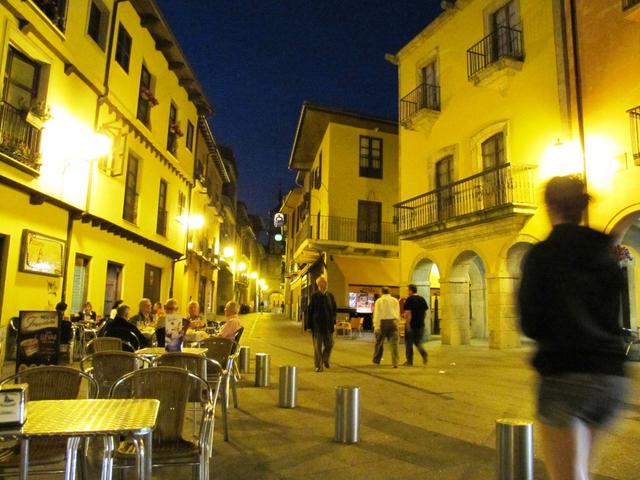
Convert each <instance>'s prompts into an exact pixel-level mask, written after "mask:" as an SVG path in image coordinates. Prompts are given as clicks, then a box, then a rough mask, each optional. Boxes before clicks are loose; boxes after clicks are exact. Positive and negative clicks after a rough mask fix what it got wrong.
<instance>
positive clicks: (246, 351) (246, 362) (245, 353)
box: [238, 347, 251, 373]
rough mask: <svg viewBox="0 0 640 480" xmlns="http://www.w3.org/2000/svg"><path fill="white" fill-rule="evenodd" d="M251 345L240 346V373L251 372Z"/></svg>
mask: <svg viewBox="0 0 640 480" xmlns="http://www.w3.org/2000/svg"><path fill="white" fill-rule="evenodd" d="M250 359H251V347H240V353H239V354H238V368H239V370H240V373H249V372H250V371H251V365H250V364H251V362H250Z"/></svg>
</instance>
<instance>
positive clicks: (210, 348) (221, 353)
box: [200, 337, 237, 370]
mask: <svg viewBox="0 0 640 480" xmlns="http://www.w3.org/2000/svg"><path fill="white" fill-rule="evenodd" d="M235 345H237V344H236V342H235V341H234V340H232V339H230V338H223V337H209V338H207V339H205V340H203V341H202V342H201V343H200V346H201V347H203V348H206V349H207V353H206V355H207V357H209V358H212V359H214V360H215V361H216V362H218V363H219V364H220V365H222V367H223V368H224V369H225V370H226V369H227V368H229V357H230V356H231V354H232V352H233V350H234V347H235Z"/></svg>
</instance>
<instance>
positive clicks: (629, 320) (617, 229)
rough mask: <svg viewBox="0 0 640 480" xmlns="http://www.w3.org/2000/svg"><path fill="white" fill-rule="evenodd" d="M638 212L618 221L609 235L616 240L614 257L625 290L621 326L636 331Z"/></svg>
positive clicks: (639, 299)
mask: <svg viewBox="0 0 640 480" xmlns="http://www.w3.org/2000/svg"><path fill="white" fill-rule="evenodd" d="M639 216H640V212H634V213H631V214H629V215H627V216H626V217H625V218H623V219H622V220H620V221H619V222H618V223H617V224H616V225H615V226H614V227H613V229H612V231H611V233H612V234H613V235H614V236H615V238H616V240H617V241H616V244H617V247H616V256H617V258H618V262H619V264H620V268H621V269H622V274H623V276H624V280H625V284H626V285H625V288H624V289H623V292H622V311H621V317H622V326H623V327H625V328H631V329H633V330H636V329H637V328H638V327H639V326H640V324H639V322H638V311H639V310H640V261H638V260H639V259H638V255H640V218H639Z"/></svg>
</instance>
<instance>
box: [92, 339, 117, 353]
mask: <svg viewBox="0 0 640 480" xmlns="http://www.w3.org/2000/svg"><path fill="white" fill-rule="evenodd" d="M108 351H116V352H121V351H122V340H121V339H120V338H116V337H97V338H94V339H93V340H91V341H90V342H89V343H87V352H89V353H97V352H108Z"/></svg>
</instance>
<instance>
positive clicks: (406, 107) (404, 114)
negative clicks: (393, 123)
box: [400, 83, 440, 122]
mask: <svg viewBox="0 0 640 480" xmlns="http://www.w3.org/2000/svg"><path fill="white" fill-rule="evenodd" d="M423 108H427V109H429V110H435V111H440V87H439V86H437V85H426V84H424V83H423V84H422V85H418V87H417V88H416V89H414V90H413V91H412V92H411V93H409V94H407V95H405V96H404V97H402V99H401V100H400V121H401V122H404V121H405V120H407V119H408V118H409V117H411V116H413V115H414V114H415V113H416V112H418V111H420V110H422V109H423Z"/></svg>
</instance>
